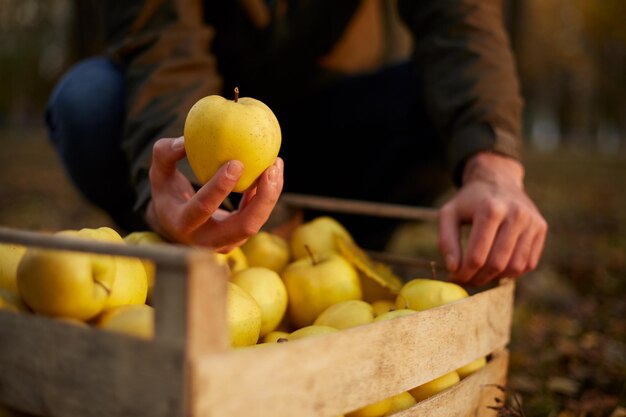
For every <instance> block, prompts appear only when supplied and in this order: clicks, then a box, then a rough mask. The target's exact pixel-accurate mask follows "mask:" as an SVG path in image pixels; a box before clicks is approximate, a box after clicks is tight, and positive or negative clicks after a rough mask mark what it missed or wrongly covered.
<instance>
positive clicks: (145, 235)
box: [124, 231, 166, 304]
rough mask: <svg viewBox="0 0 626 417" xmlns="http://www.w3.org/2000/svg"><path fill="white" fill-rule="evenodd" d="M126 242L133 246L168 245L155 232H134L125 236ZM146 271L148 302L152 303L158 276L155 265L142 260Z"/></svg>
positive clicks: (147, 260)
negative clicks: (155, 278)
mask: <svg viewBox="0 0 626 417" xmlns="http://www.w3.org/2000/svg"><path fill="white" fill-rule="evenodd" d="M124 241H125V242H127V243H130V244H132V245H152V244H163V243H166V242H165V240H163V238H162V237H161V236H160V235H159V234H158V233H155V232H151V231H138V232H132V233H129V234H127V235H126V236H124ZM141 263H142V264H143V267H144V269H145V270H146V278H147V280H148V295H147V297H146V302H147V303H148V304H150V303H151V300H152V292H153V291H154V277H155V275H156V270H155V265H154V262H152V261H151V260H149V259H141Z"/></svg>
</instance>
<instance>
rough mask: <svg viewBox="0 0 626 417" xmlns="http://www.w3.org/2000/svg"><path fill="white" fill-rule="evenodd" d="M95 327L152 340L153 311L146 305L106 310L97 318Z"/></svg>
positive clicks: (124, 306)
mask: <svg viewBox="0 0 626 417" xmlns="http://www.w3.org/2000/svg"><path fill="white" fill-rule="evenodd" d="M96 326H97V327H99V328H101V329H105V330H110V331H114V332H120V333H125V334H130V335H133V336H138V337H141V338H144V339H152V337H153V336H154V309H153V308H152V307H150V306H149V305H146V304H133V305H123V306H118V307H113V308H110V309H106V310H104V311H103V312H102V314H101V315H100V316H99V317H98V320H97V322H96Z"/></svg>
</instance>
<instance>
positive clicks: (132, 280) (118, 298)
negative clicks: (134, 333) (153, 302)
mask: <svg viewBox="0 0 626 417" xmlns="http://www.w3.org/2000/svg"><path fill="white" fill-rule="evenodd" d="M78 233H79V235H81V236H85V237H87V238H91V239H95V240H100V241H104V242H111V243H117V244H125V242H124V239H122V237H121V236H120V235H119V233H117V232H116V231H115V230H113V229H111V228H110V227H100V228H98V229H89V228H85V229H81V230H79V231H78ZM114 259H115V264H116V271H115V280H114V282H113V287H112V288H111V292H110V294H109V297H108V299H107V302H106V304H105V308H113V307H117V306H122V305H128V304H145V302H146V298H147V296H148V277H147V275H146V269H145V268H144V266H143V264H142V263H141V260H140V259H139V258H129V257H126V256H115V257H114Z"/></svg>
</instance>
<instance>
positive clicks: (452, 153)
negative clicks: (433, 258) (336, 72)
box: [400, 0, 547, 285]
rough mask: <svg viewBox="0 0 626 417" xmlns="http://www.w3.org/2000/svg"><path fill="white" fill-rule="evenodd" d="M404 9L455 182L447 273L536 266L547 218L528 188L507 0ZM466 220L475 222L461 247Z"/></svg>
mask: <svg viewBox="0 0 626 417" xmlns="http://www.w3.org/2000/svg"><path fill="white" fill-rule="evenodd" d="M400 11H401V14H402V16H403V18H404V20H405V22H406V23H407V25H408V26H409V27H410V28H411V29H412V31H413V34H414V38H415V50H414V59H415V61H416V63H417V67H418V68H419V71H420V74H421V77H422V83H423V88H424V99H425V103H426V107H427V109H428V111H429V114H430V116H431V118H432V120H433V121H434V123H435V126H436V128H437V129H438V131H439V134H440V135H441V137H442V138H443V140H445V141H446V145H447V149H448V162H449V165H450V168H451V170H452V171H453V173H454V181H455V183H456V185H457V186H458V187H459V190H458V192H457V193H456V194H455V195H454V196H453V197H452V199H451V200H450V201H449V202H448V203H447V204H445V205H444V206H443V207H442V208H441V210H440V234H439V235H440V249H441V252H442V255H443V256H444V259H446V265H447V267H448V269H449V270H450V272H451V275H450V276H451V279H453V280H456V281H459V282H465V283H469V284H475V285H481V284H484V283H486V282H489V281H491V280H493V279H496V278H500V277H504V276H513V277H514V276H519V275H521V274H523V273H525V272H527V271H529V270H531V269H534V268H535V267H536V265H537V262H538V259H539V256H540V254H541V251H542V249H543V244H544V240H545V236H546V229H547V226H546V222H545V220H544V219H543V217H542V216H541V214H540V213H539V211H538V210H537V208H536V207H535V205H534V204H533V203H532V202H531V201H530V199H529V198H528V196H527V195H526V193H525V191H524V187H523V175H524V170H523V166H522V165H521V163H520V158H521V147H522V146H521V111H522V105H523V102H522V99H521V96H520V92H519V82H518V79H517V75H516V70H515V63H514V59H513V54H512V51H511V48H510V46H509V39H508V36H507V33H506V30H505V28H504V24H503V18H502V2H501V1H500V0H430V1H421V2H414V1H410V0H406V1H401V2H400ZM463 224H472V230H471V232H470V237H469V241H468V243H467V246H466V249H465V252H464V253H463V252H462V250H461V246H462V245H461V242H460V227H461V226H462V225H463Z"/></svg>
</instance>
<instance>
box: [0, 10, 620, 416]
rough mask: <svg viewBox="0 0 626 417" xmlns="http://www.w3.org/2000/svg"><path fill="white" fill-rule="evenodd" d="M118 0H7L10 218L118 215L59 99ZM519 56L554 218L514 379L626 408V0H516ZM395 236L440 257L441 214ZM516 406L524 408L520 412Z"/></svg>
mask: <svg viewBox="0 0 626 417" xmlns="http://www.w3.org/2000/svg"><path fill="white" fill-rule="evenodd" d="M103 4H104V0H0V83H1V85H2V87H1V88H0V146H2V151H1V152H0V225H8V226H12V227H20V228H26V229H33V230H60V229H65V228H80V227H98V226H105V225H108V226H114V225H113V224H112V223H111V221H110V219H109V218H108V217H107V216H106V215H105V214H104V213H103V212H101V211H99V210H98V209H97V208H95V207H93V206H91V205H90V204H89V203H88V202H87V201H85V200H84V199H83V198H82V196H80V195H79V194H78V193H77V192H76V190H75V189H74V187H72V185H71V184H70V182H69V181H68V179H67V177H66V176H65V175H64V172H63V169H62V167H61V165H60V164H59V162H58V160H57V159H56V157H55V155H54V151H53V149H52V147H51V146H50V145H49V143H48V142H47V140H46V133H45V130H44V129H43V112H44V108H45V103H46V100H47V98H48V95H49V94H50V91H51V90H52V88H53V87H54V85H55V83H56V81H57V80H58V79H59V77H61V76H62V74H63V73H64V72H65V71H66V70H67V69H68V68H69V67H70V66H71V65H72V64H73V63H75V62H76V61H77V60H79V59H81V58H85V57H88V56H91V55H94V54H98V53H100V52H101V51H102V44H103V42H102V39H103V25H102V14H101V10H100V8H101V7H102V5H103ZM505 7H506V23H507V26H508V28H509V29H510V33H511V41H512V45H513V49H514V52H515V55H516V57H517V60H518V68H519V74H520V79H521V82H522V88H523V95H524V98H525V100H526V108H525V112H524V132H525V134H524V140H525V141H526V145H527V146H526V149H527V152H526V156H525V164H526V168H527V178H526V187H527V191H528V193H529V195H530V196H531V197H532V198H533V200H534V201H535V202H536V204H537V205H538V206H539V207H540V209H541V211H542V212H543V214H544V216H545V217H546V219H547V220H548V223H549V225H550V233H549V237H548V241H547V243H546V249H545V252H544V255H543V258H542V261H541V263H540V265H539V267H538V269H537V270H536V271H535V272H533V273H531V274H528V276H526V277H524V278H523V279H521V280H519V281H518V282H519V284H518V287H517V288H518V289H517V295H516V296H517V300H516V308H515V317H514V326H513V332H512V341H511V345H510V348H511V366H510V378H509V385H508V387H507V388H508V389H509V390H510V392H511V394H512V395H513V394H517V395H519V398H520V399H521V401H522V405H523V408H524V410H525V415H526V416H528V417H531V416H533V417H534V416H537V417H540V416H550V417H596V416H598V417H600V416H602V417H604V416H607V417H609V416H610V417H624V416H626V192H625V191H624V187H625V186H624V184H626V0H505ZM390 250H392V251H395V252H400V253H405V254H411V255H415V256H418V257H421V258H429V259H436V260H439V261H440V259H439V254H438V252H437V229H436V225H433V224H409V225H407V226H406V227H405V228H403V229H401V230H400V231H399V233H397V234H396V236H395V238H394V239H393V240H392V241H391V242H390ZM509 415H516V414H509Z"/></svg>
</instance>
